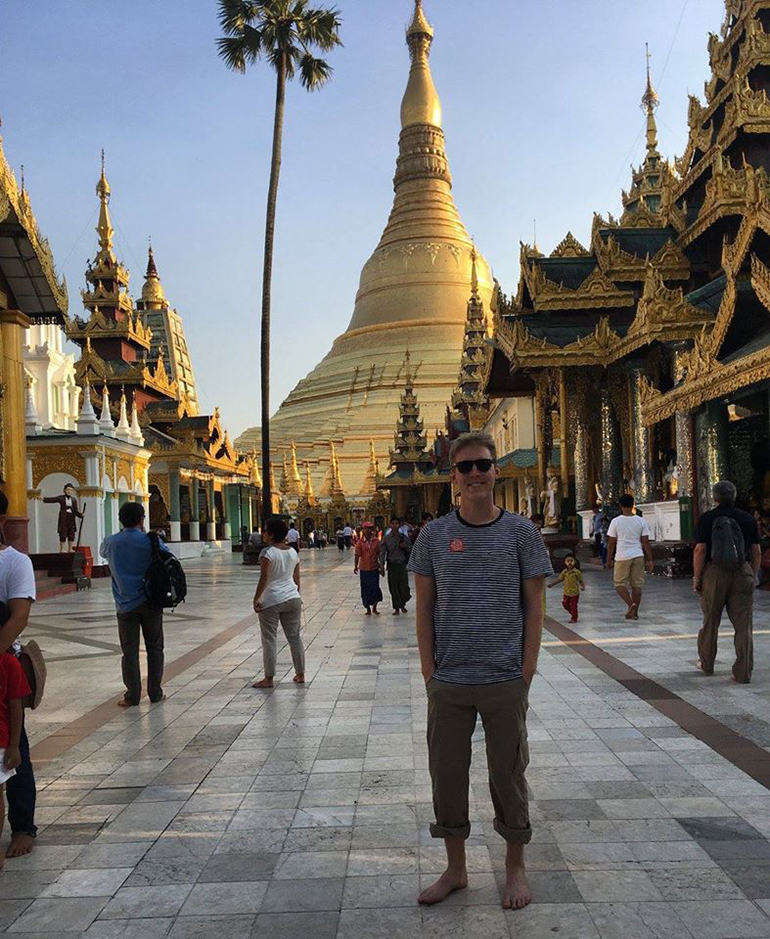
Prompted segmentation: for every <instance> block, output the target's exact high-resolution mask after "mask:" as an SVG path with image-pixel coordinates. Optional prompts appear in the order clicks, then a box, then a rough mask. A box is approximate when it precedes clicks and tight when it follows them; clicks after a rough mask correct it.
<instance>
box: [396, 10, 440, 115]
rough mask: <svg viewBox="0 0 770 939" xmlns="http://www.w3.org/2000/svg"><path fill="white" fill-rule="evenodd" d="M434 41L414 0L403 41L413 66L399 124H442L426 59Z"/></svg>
mask: <svg viewBox="0 0 770 939" xmlns="http://www.w3.org/2000/svg"><path fill="white" fill-rule="evenodd" d="M432 42H433V27H432V26H431V25H430V23H429V22H428V20H427V18H426V16H425V13H424V12H423V9H422V0H415V5H414V17H413V18H412V22H411V23H410V24H409V26H407V28H406V44H407V46H409V56H410V58H411V60H412V68H411V71H410V72H409V82H408V84H407V86H406V91H405V92H404V98H403V100H402V102H401V127H402V128H404V127H410V126H411V125H413V124H432V125H433V126H434V127H441V101H440V100H439V97H438V93H437V91H436V86H435V85H434V84H433V78H432V77H431V74H430V65H429V64H428V58H429V56H430V47H431V43H432Z"/></svg>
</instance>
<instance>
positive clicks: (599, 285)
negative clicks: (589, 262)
mask: <svg viewBox="0 0 770 939" xmlns="http://www.w3.org/2000/svg"><path fill="white" fill-rule="evenodd" d="M522 274H523V276H524V279H525V280H526V283H527V288H528V290H529V294H530V296H531V297H532V302H533V304H534V308H535V310H537V311H540V310H561V309H571V310H592V309H602V308H613V309H615V308H617V307H628V306H633V305H634V295H633V294H632V293H630V292H628V291H626V290H619V289H618V288H617V287H616V286H615V284H613V282H612V281H611V280H610V279H609V278H608V277H606V276H605V275H604V273H603V272H602V270H601V268H600V267H598V266H597V267H596V268H594V270H593V271H591V273H590V274H589V275H588V277H586V279H585V280H584V281H583V283H582V284H581V285H580V286H579V287H577V288H575V289H573V288H570V287H565V286H564V285H563V284H559V283H556V282H555V281H552V280H549V279H548V278H547V277H546V276H545V274H544V273H543V270H542V268H541V267H540V265H539V264H535V263H532V264H529V265H527V266H524V267H522Z"/></svg>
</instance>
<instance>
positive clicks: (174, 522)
mask: <svg viewBox="0 0 770 939" xmlns="http://www.w3.org/2000/svg"><path fill="white" fill-rule="evenodd" d="M168 491H169V498H170V500H171V505H170V506H169V507H168V512H169V523H170V525H171V540H172V541H181V540H182V521H181V518H182V516H181V511H180V507H179V470H169V474H168Z"/></svg>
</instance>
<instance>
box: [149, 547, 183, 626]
mask: <svg viewBox="0 0 770 939" xmlns="http://www.w3.org/2000/svg"><path fill="white" fill-rule="evenodd" d="M148 538H149V539H150V546H151V550H152V557H151V558H150V566H149V567H148V568H147V572H146V574H145V575H144V592H145V595H146V597H147V602H148V603H149V604H150V606H151V607H153V608H154V609H156V610H166V609H171V610H173V609H174V607H175V606H177V604H179V603H183V602H184V598H185V597H186V596H187V578H186V577H185V574H184V570H183V569H182V565H181V564H180V563H179V560H178V558H176V557H174V555H173V554H171V552H170V551H161V550H160V539H159V538H158V535H157V533H156V532H154V531H151V532H149V533H148Z"/></svg>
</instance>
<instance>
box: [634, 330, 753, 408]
mask: <svg viewBox="0 0 770 939" xmlns="http://www.w3.org/2000/svg"><path fill="white" fill-rule="evenodd" d="M768 378H770V348H767V349H761V350H760V351H759V352H754V353H752V354H751V355H747V356H745V357H743V358H741V359H738V360H737V361H736V362H731V363H730V364H729V365H721V364H720V363H719V362H716V361H715V360H713V359H711V360H709V359H706V360H705V361H704V362H703V370H702V371H700V372H699V373H697V374H696V375H695V377H694V378H693V379H692V381H690V380H687V381H685V382H684V383H683V384H682V385H679V386H677V387H676V388H673V389H672V390H671V391H669V392H667V393H666V394H665V395H664V394H661V393H660V392H657V391H655V390H654V389H653V391H652V392H648V394H647V395H646V396H645V395H643V397H642V422H643V423H644V424H645V425H646V426H651V425H652V424H657V423H659V422H660V421H663V420H665V419H666V418H668V417H671V416H672V415H674V414H676V413H677V412H678V411H683V412H689V411H694V410H695V409H696V408H698V407H700V406H701V405H702V404H704V403H705V402H707V401H711V400H713V399H715V398H723V397H725V396H727V395H730V394H733V393H734V392H736V391H739V390H740V389H741V388H747V387H749V386H750V385H755V384H757V383H758V382H762V381H766V380H767V379H768Z"/></svg>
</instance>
